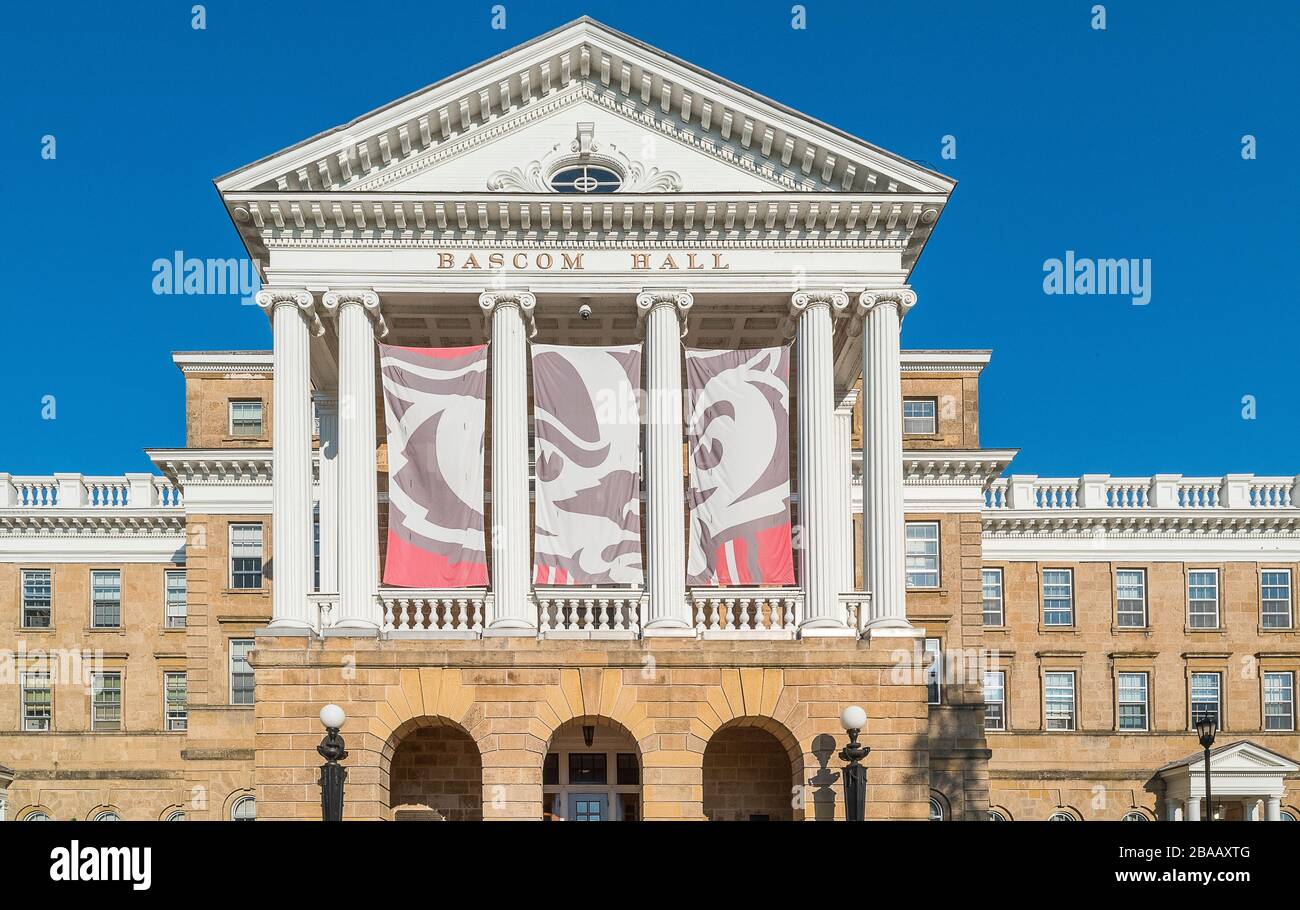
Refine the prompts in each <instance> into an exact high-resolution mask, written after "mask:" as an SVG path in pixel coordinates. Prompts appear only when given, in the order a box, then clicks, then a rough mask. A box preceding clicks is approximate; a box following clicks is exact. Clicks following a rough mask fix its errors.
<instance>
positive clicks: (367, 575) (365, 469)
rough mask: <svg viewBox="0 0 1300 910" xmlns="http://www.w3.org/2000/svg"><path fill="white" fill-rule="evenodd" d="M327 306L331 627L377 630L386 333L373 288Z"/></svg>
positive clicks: (337, 295) (336, 293) (339, 294)
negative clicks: (331, 419) (334, 380)
mask: <svg viewBox="0 0 1300 910" xmlns="http://www.w3.org/2000/svg"><path fill="white" fill-rule="evenodd" d="M323 302H324V304H325V307H326V309H329V310H332V311H335V312H337V314H338V333H339V418H338V419H339V456H338V546H339V553H340V554H341V556H342V558H341V559H340V560H339V562H338V576H339V578H338V581H339V584H338V589H339V603H338V608H337V615H336V616H334V617H333V620H334V621H333V624H332V626H331V628H332V629H335V630H338V631H346V633H347V634H368V633H374V632H378V630H379V626H380V624H381V622H382V616H381V614H380V609H379V605H378V602H377V600H376V595H377V594H378V593H379V494H378V489H377V486H376V484H377V475H378V466H377V464H376V458H375V446H376V439H375V415H376V411H375V336H376V334H378V336H379V337H380V338H382V337H384V336H385V335H387V334H388V327H387V325H385V323H384V320H383V317H382V316H381V315H380V312H379V295H378V294H376V293H375V292H374V291H370V290H344V289H339V290H332V291H328V292H327V293H326V294H325V296H324V298H323Z"/></svg>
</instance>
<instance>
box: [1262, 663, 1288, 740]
mask: <svg viewBox="0 0 1300 910" xmlns="http://www.w3.org/2000/svg"><path fill="white" fill-rule="evenodd" d="M1264 729H1265V730H1294V729H1295V674H1294V673H1290V672H1287V673H1265V674H1264Z"/></svg>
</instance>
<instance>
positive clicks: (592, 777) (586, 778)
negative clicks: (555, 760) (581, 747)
mask: <svg viewBox="0 0 1300 910" xmlns="http://www.w3.org/2000/svg"><path fill="white" fill-rule="evenodd" d="M608 782H609V768H608V759H607V758H606V756H605V753H604V752H570V753H569V783H570V784H605V783H608Z"/></svg>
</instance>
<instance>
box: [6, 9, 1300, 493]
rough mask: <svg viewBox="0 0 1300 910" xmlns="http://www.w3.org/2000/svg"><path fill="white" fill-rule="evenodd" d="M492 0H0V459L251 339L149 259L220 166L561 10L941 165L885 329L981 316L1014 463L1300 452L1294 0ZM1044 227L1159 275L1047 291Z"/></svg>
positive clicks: (57, 443) (182, 232)
mask: <svg viewBox="0 0 1300 910" xmlns="http://www.w3.org/2000/svg"><path fill="white" fill-rule="evenodd" d="M491 5H492V4H491V3H490V2H474V3H440V2H431V0H420V2H400V3H399V2H394V3H387V2H382V0H374V2H371V3H369V4H357V3H335V2H330V0H315V2H274V3H272V2H254V0H247V2H228V0H214V2H209V3H207V4H206V9H207V28H206V30H203V31H195V30H193V29H192V28H191V25H190V18H191V14H190V6H191V3H190V2H132V3H100V2H96V3H42V4H13V5H10V6H9V7H8V8H7V9H6V11H5V14H4V22H3V23H2V24H0V29H3V33H2V34H0V42H3V43H2V44H0V47H2V48H3V51H4V60H5V63H6V68H5V69H6V74H7V75H6V80H7V85H6V90H5V92H4V93H3V97H2V98H0V130H2V131H3V132H2V134H0V135H2V136H3V141H2V142H0V165H3V168H4V173H5V176H6V179H5V195H6V202H7V211H6V212H5V217H4V218H3V219H0V233H2V235H3V249H4V251H5V253H6V256H5V265H6V268H5V276H4V298H3V314H4V323H3V325H4V329H5V331H4V339H5V342H4V349H3V350H4V353H3V360H0V363H2V364H3V366H2V368H0V377H2V379H3V381H0V427H3V431H2V432H0V471H9V472H11V473H16V474H17V473H47V472H52V471H78V470H79V471H83V472H85V473H117V472H121V471H128V470H148V469H149V467H150V466H149V463H148V461H147V459H146V458H145V457H144V455H143V453H142V451H141V450H142V449H143V448H144V447H146V446H176V445H181V444H183V440H184V419H183V383H182V381H181V376H180V374H179V372H178V371H177V370H176V368H175V367H174V366H173V365H172V363H171V361H170V357H169V353H170V352H171V351H172V350H192V349H217V348H264V347H269V346H270V332H269V329H268V326H267V321H266V319H265V317H264V315H263V314H262V313H261V312H260V311H259V310H257V309H256V308H252V307H242V306H240V305H239V300H238V298H237V297H235V296H230V297H216V296H213V297H165V296H155V295H154V294H153V293H152V292H151V289H150V283H151V280H152V278H153V274H152V272H151V268H150V267H151V263H152V262H153V261H154V260H155V259H158V258H160V257H170V256H172V255H173V253H174V251H176V250H184V251H185V253H186V254H187V255H191V256H199V257H204V258H206V257H230V256H238V255H242V252H243V251H242V247H241V246H240V244H239V242H238V239H237V237H236V235H235V231H234V229H233V228H232V227H231V225H230V223H229V221H228V220H227V217H226V215H225V213H224V211H223V210H222V207H221V206H220V204H219V202H218V199H217V195H216V191H215V190H214V189H213V187H212V183H211V181H212V178H214V177H216V176H217V175H219V174H223V173H225V172H227V171H229V170H232V169H234V168H236V167H238V166H240V165H243V164H245V163H248V162H251V161H253V160H255V159H258V158H260V157H262V156H264V155H266V154H268V153H270V152H274V151H276V150H277V149H280V148H283V147H285V146H288V145H290V144H292V143H294V142H296V141H298V140H300V139H303V138H305V137H307V136H310V135H312V134H314V133H316V132H318V131H320V130H323V129H325V128H328V127H331V126H334V125H336V124H339V123H342V122H344V121H347V120H349V119H351V118H353V117H355V116H357V115H359V114H361V113H364V112H366V111H368V110H371V109H373V108H375V107H377V106H379V105H381V104H384V103H385V102H388V101H390V100H392V99H393V98H396V97H398V96H400V95H404V94H406V93H408V92H410V91H412V90H414V89H416V88H419V87H421V86H423V85H426V84H429V83H431V82H435V81H437V80H439V79H441V78H442V77H444V76H446V75H449V74H451V73H453V72H456V71H458V70H460V69H462V68H464V67H466V66H469V65H472V64H474V63H476V62H478V61H480V60H482V59H484V58H487V57H489V56H491V55H493V54H495V53H497V52H499V51H501V50H504V49H505V48H507V47H511V46H513V45H515V44H518V43H520V42H522V41H525V40H527V39H529V38H532V37H534V36H536V35H538V34H540V33H542V32H544V31H547V30H549V29H551V28H554V27H555V26H557V25H560V24H562V23H564V22H566V21H569V20H570V19H573V18H576V17H577V16H579V15H582V14H584V13H585V14H587V15H591V16H593V17H595V18H597V19H600V20H601V21H604V22H606V23H608V24H609V25H611V26H613V27H615V28H618V29H621V30H623V31H626V32H628V33H630V34H632V35H634V36H636V37H638V38H640V39H642V40H643V41H646V42H647V43H649V44H652V45H655V46H658V47H661V48H664V49H666V50H668V51H670V52H672V53H674V54H676V55H678V56H681V57H684V58H686V59H688V60H690V61H692V62H694V63H696V64H698V65H700V66H702V67H704V68H706V69H709V70H712V71H713V72H716V73H718V74H720V75H722V76H725V77H727V78H729V79H731V80H733V81H734V82H737V83H740V84H742V85H746V86H749V87H752V88H753V89H755V90H756V91H758V92H761V93H763V94H765V95H768V96H769V97H772V98H774V99H776V100H778V101H781V102H783V103H785V104H787V105H789V106H791V107H794V108H796V109H798V110H802V111H805V112H807V113H808V114H810V115H812V116H814V117H817V118H819V119H821V120H824V121H826V122H828V123H831V124H834V125H835V126H838V127H840V128H841V129H843V130H845V131H847V132H849V133H852V134H855V135H858V136H862V137H864V138H865V139H867V140H869V141H871V142H874V143H876V144H877V145H880V146H883V147H884V148H887V149H890V150H892V151H894V152H896V153H898V154H900V155H904V156H906V157H909V158H913V159H916V160H920V161H925V162H928V163H930V164H931V165H932V166H934V167H935V168H936V169H938V170H940V171H943V172H944V173H947V174H949V175H951V176H953V177H955V178H957V179H958V181H959V186H958V187H957V190H956V193H955V194H954V196H953V199H952V203H951V205H950V206H949V207H948V209H947V211H946V213H945V214H944V216H943V218H942V219H941V221H940V223H939V226H938V229H937V231H936V233H935V236H934V238H933V239H932V240H931V241H930V244H929V247H928V248H927V250H926V252H925V255H924V256H923V257H922V259H921V262H920V264H919V266H918V268H917V270H916V272H915V273H914V276H913V278H914V281H913V283H914V285H915V287H916V289H917V291H918V293H919V295H920V303H919V305H918V306H917V307H916V309H915V310H913V311H912V313H911V315H909V317H908V319H907V322H906V324H905V326H904V333H903V344H904V346H905V347H913V348H920V347H935V348H992V349H993V351H994V356H993V362H992V364H991V365H990V368H989V369H988V370H987V372H986V373H985V375H984V379H983V382H982V386H981V411H982V423H983V442H984V444H985V445H988V446H1018V447H1020V448H1021V449H1022V452H1021V455H1020V456H1019V457H1018V458H1017V460H1016V463H1015V468H1016V469H1017V470H1018V471H1021V472H1026V473H1038V474H1042V475H1062V474H1071V475H1072V474H1077V473H1080V472H1093V471H1096V472H1109V473H1111V474H1115V475H1125V474H1147V473H1152V472H1156V471H1173V472H1182V473H1184V474H1218V473H1222V472H1229V471H1231V472H1238V471H1253V472H1255V473H1260V474H1283V473H1295V472H1297V471H1300V402H1298V401H1297V396H1296V393H1295V392H1296V387H1297V378H1296V361H1297V357H1296V351H1297V341H1300V335H1298V333H1297V325H1298V322H1300V320H1297V317H1296V311H1295V304H1296V296H1297V280H1296V269H1295V262H1296V254H1297V249H1298V246H1300V245H1298V244H1297V241H1298V240H1300V206H1298V205H1297V196H1298V195H1300V180H1298V179H1297V171H1298V169H1300V165H1297V151H1296V150H1297V149H1300V117H1298V116H1297V102H1296V89H1297V86H1300V3H1296V2H1293V0H1272V2H1266V0H1259V2H1247V3H1237V4H1222V3H1210V2H1199V3H1197V2H1192V3H1173V2H1145V0H1143V2H1136V0H1122V2H1121V0H1115V2H1109V3H1106V4H1105V6H1106V9H1107V23H1106V24H1107V28H1106V30H1105V31H1097V30H1094V29H1092V28H1091V27H1090V18H1091V13H1090V9H1091V7H1092V5H1093V4H1092V2H1077V0H1024V2H1004V3H998V2H974V0H936V2H927V3H910V2H908V3H876V2H865V0H858V2H853V3H836V2H830V0H810V2H807V3H806V7H807V26H808V27H807V29H806V30H803V31H797V30H794V29H792V28H791V27H790V19H791V15H790V8H791V5H792V4H791V3H789V2H779V3H775V2H748V3H700V2H698V0H697V2H690V3H684V2H676V0H659V2H656V3H652V4H632V3H627V2H588V3H581V4H580V3H569V2H563V0H553V2H545V3H540V2H519V0H516V2H509V0H507V2H506V7H507V24H508V28H507V29H506V30H504V31H496V30H493V29H491V28H490V15H491V13H490V7H491ZM47 134H51V135H53V136H55V137H56V139H57V158H56V159H55V160H52V161H49V160H43V159H42V157H41V139H42V137H43V136H45V135H47ZM1245 134H1252V135H1254V136H1256V137H1257V143H1258V146H1257V147H1258V157H1257V159H1256V160H1250V161H1248V160H1243V158H1242V154H1241V148H1242V136H1243V135H1245ZM945 135H951V136H954V137H956V151H957V157H956V159H953V160H944V159H943V158H942V147H941V142H942V137H944V136H945ZM158 203H162V204H165V205H166V206H167V207H168V208H173V207H174V208H177V209H179V210H181V211H184V212H185V213H186V217H185V219H184V220H183V221H181V222H180V223H177V222H174V221H171V222H168V223H166V224H160V223H157V222H156V221H155V219H154V209H155V207H156V205H157V204H158ZM85 212H95V213H97V214H99V215H101V216H104V215H107V216H109V217H110V220H109V221H108V222H107V224H108V225H111V227H109V228H108V229H107V230H106V231H104V232H103V233H97V234H94V235H91V234H89V233H82V232H80V230H79V229H78V223H79V218H80V217H81V216H82V214H83V213H85ZM104 224H105V223H104V222H98V223H97V224H96V230H97V231H98V230H103V226H104ZM1066 250H1075V251H1076V253H1077V255H1079V256H1085V257H1095V258H1120V257H1123V258H1138V259H1150V260H1151V262H1152V299H1151V302H1150V303H1149V304H1148V305H1146V306H1133V305H1132V304H1131V303H1130V302H1129V300H1128V299H1127V298H1121V297H1101V296H1047V295H1045V294H1044V293H1043V263H1044V261H1045V260H1046V259H1049V258H1051V257H1062V256H1064V254H1065V251H1066ZM46 395H53V396H55V402H56V407H57V411H56V413H57V417H56V419H54V420H43V419H42V414H41V409H42V398H43V396H46ZM1245 395H1253V396H1255V400H1256V403H1257V417H1256V419H1254V420H1244V419H1242V397H1243V396H1245Z"/></svg>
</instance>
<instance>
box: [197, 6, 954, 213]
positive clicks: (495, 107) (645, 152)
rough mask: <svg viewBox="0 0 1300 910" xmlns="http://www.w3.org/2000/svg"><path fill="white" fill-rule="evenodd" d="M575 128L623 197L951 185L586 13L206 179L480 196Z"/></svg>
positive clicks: (238, 188) (235, 184)
mask: <svg viewBox="0 0 1300 910" xmlns="http://www.w3.org/2000/svg"><path fill="white" fill-rule="evenodd" d="M580 122H586V123H592V124H594V127H595V136H596V140H595V141H596V143H597V144H599V145H601V146H603V147H604V149H605V150H606V151H608V152H610V153H611V154H615V153H617V154H618V155H622V156H625V157H626V160H627V164H626V165H625V166H626V167H627V168H628V169H629V173H628V174H627V175H626V177H627V178H628V179H629V183H628V187H629V189H628V190H627V191H642V192H674V191H677V190H680V191H683V192H737V193H752V192H764V191H768V192H787V193H788V192H828V193H898V194H909V193H911V194H943V195H946V194H947V193H949V192H950V191H951V190H952V188H953V185H954V184H953V181H951V180H950V179H948V178H946V177H943V176H942V175H940V174H936V173H934V172H933V171H930V170H928V169H926V168H924V167H922V166H920V165H917V164H914V163H912V162H910V161H907V160H906V159H903V158H900V157H898V156H896V155H892V154H890V153H888V152H885V151H883V150H882V149H879V148H877V147H875V146H873V145H871V144H869V143H866V142H863V141H862V140H859V139H855V138H853V137H851V136H848V135H846V134H844V133H841V132H839V131H837V130H835V129H833V128H832V127H828V126H826V125H825V124H822V123H819V122H818V121H816V120H813V119H811V118H809V117H806V116H804V115H802V114H799V113H797V112H795V111H792V110H790V109H788V108H785V107H782V106H781V105H779V104H777V103H776V102H772V101H769V100H767V99H765V98H763V97H761V96H759V95H756V94H754V93H752V92H749V91H747V90H745V89H742V88H740V87H738V86H736V85H734V84H732V83H730V82H727V81H726V80H724V79H721V78H719V77H717V76H714V75H712V74H710V73H707V72H705V71H703V70H701V69H699V68H697V67H694V66H692V65H690V64H688V63H686V62H685V61H682V60H679V59H677V58H675V57H673V56H671V55H670V54H667V53H665V52H663V51H659V50H657V49H655V48H651V47H648V46H646V45H644V44H642V43H640V42H638V41H636V40H635V39H633V38H630V37H629V36H627V35H623V34H621V33H619V32H617V31H614V30H613V29H609V28H607V27H606V26H603V25H601V24H599V23H596V22H593V21H591V20H589V19H580V20H578V21H576V22H573V23H571V24H569V25H567V26H564V27H562V28H560V29H557V30H555V31H553V32H551V33H549V34H547V35H543V36H541V37H539V38H537V39H534V40H533V41H530V42H528V43H526V44H524V45H521V46H519V47H517V48H515V49H513V50H511V51H507V52H505V53H503V54H501V55H499V56H497V57H495V58H493V59H491V60H488V61H485V62H484V63H482V64H480V65H478V66H476V67H473V68H471V69H469V70H466V71H464V72H463V73H460V74H458V75H456V76H452V77H450V78H448V79H445V80H443V81H442V82H439V83H437V84H435V85H433V86H430V87H429V88H427V89H423V90H421V91H418V92H415V93H413V94H412V95H409V96H407V97H406V98H403V99H400V100H398V101H395V102H393V103H392V104H390V105H387V106H385V107H383V108H380V109H379V110H376V111H373V112H371V113H369V114H366V115H365V116H363V117H361V118H358V119H357V120H354V121H353V122H351V123H348V124H345V125H344V126H341V127H338V128H336V129H334V130H330V131H328V132H326V133H322V134H320V135H319V136H316V137H314V138H312V139H309V140H306V141H305V142H302V143H300V144H298V145H296V146H294V147H292V148H290V149H286V150H284V151H282V152H278V153H276V154H274V155H271V156H269V157H267V158H264V159H262V160H261V161H258V162H256V163H254V164H251V165H248V166H247V167H244V168H241V169H239V170H237V171H234V172H232V173H230V174H228V175H226V176H225V177H222V178H219V179H218V181H217V185H218V188H219V189H220V190H221V191H222V192H223V193H231V192H251V191H256V192H267V191H272V192H273V191H280V192H304V191H317V192H320V191H324V192H336V191H337V192H345V193H360V192H389V191H394V192H397V191H411V192H438V191H446V192H485V191H489V190H490V189H491V186H490V182H491V180H492V178H493V176H494V175H496V174H498V173H502V172H509V171H511V170H513V169H520V171H521V173H523V174H525V176H526V175H527V173H528V168H529V167H530V166H531V165H532V164H533V163H534V162H540V163H543V164H544V157H545V156H546V155H548V154H551V153H553V152H555V151H556V146H557V145H559V146H560V147H561V149H560V150H563V149H564V147H565V146H567V145H568V144H571V143H572V142H573V140H574V136H575V131H576V129H577V124H578V123H580ZM619 160H621V159H619ZM542 170H543V176H545V173H544V170H545V168H544V167H543V169H542ZM656 177H657V178H658V179H656ZM674 178H676V179H675V180H674ZM507 183H509V181H507ZM641 184H644V187H645V188H643V189H640V190H638V189H636V188H637V187H638V186H640V185H641ZM502 189H503V190H504V189H514V188H513V187H503V188H502ZM515 191H519V190H517V189H516V190H515Z"/></svg>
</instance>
